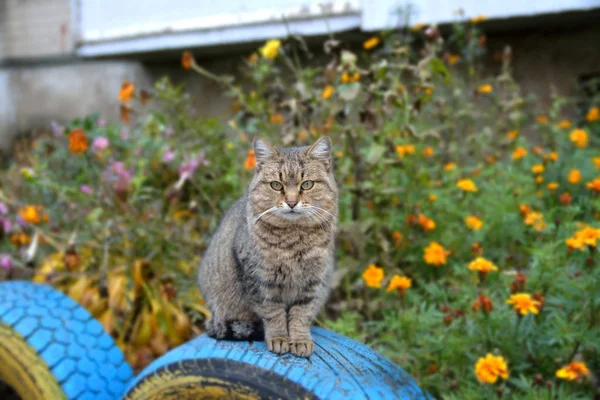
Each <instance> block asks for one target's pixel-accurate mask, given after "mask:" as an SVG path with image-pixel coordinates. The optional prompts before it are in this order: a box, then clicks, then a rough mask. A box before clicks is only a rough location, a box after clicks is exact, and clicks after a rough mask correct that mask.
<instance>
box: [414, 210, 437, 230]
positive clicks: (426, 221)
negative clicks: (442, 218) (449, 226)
mask: <svg viewBox="0 0 600 400" xmlns="http://www.w3.org/2000/svg"><path fill="white" fill-rule="evenodd" d="M417 223H418V224H419V225H421V228H423V230H424V231H426V232H429V231H432V230H434V229H435V226H436V225H435V221H434V220H432V219H430V218H427V217H426V216H425V215H423V214H419V216H418V219H417Z"/></svg>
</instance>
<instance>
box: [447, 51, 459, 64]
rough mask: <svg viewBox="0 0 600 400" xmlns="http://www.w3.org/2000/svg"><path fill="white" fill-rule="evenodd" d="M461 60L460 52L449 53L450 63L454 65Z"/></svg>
mask: <svg viewBox="0 0 600 400" xmlns="http://www.w3.org/2000/svg"><path fill="white" fill-rule="evenodd" d="M459 61H460V56H459V55H458V54H449V55H448V64H450V65H454V64H456V63H457V62H459Z"/></svg>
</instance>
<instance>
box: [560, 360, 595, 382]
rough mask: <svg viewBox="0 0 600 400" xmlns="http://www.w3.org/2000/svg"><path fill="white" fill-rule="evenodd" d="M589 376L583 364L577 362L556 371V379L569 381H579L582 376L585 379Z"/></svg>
mask: <svg viewBox="0 0 600 400" xmlns="http://www.w3.org/2000/svg"><path fill="white" fill-rule="evenodd" d="M589 374H590V370H589V369H588V367H587V366H586V365H585V363H583V362H579V361H573V362H571V363H569V364H567V365H565V366H564V367H562V368H561V369H559V370H558V371H556V377H557V378H560V379H566V380H569V381H574V380H581V378H583V377H584V376H585V377H587V376H588V375H589Z"/></svg>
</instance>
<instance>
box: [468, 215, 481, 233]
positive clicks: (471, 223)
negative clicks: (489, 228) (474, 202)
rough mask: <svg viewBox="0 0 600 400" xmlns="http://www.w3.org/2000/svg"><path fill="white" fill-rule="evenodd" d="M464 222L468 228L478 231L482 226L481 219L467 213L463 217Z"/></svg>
mask: <svg viewBox="0 0 600 400" xmlns="http://www.w3.org/2000/svg"><path fill="white" fill-rule="evenodd" d="M465 224H466V225H467V227H468V228H469V229H473V230H474V231H478V230H480V229H481V227H482V226H483V221H482V220H480V219H479V218H477V217H476V216H474V215H469V216H468V217H467V218H465Z"/></svg>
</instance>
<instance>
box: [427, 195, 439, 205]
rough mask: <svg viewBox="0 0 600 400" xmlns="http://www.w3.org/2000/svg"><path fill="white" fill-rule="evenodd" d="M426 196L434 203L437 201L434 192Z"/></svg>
mask: <svg viewBox="0 0 600 400" xmlns="http://www.w3.org/2000/svg"><path fill="white" fill-rule="evenodd" d="M427 198H428V199H429V201H430V202H432V203H435V202H436V201H437V198H438V197H437V195H435V194H430V195H429V196H427Z"/></svg>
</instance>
